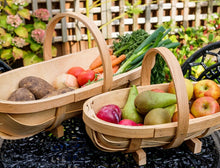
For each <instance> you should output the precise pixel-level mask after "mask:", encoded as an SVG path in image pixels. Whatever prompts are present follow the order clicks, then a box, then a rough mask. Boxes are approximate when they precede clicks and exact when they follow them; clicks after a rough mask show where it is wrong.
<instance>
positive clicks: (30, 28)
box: [24, 24, 34, 32]
mask: <svg viewBox="0 0 220 168" xmlns="http://www.w3.org/2000/svg"><path fill="white" fill-rule="evenodd" d="M24 27H25V28H26V29H27V31H28V32H32V30H34V25H33V24H26V25H24Z"/></svg>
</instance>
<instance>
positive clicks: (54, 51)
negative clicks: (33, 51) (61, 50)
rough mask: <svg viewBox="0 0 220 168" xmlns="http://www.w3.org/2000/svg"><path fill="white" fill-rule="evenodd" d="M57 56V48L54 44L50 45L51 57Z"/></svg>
mask: <svg viewBox="0 0 220 168" xmlns="http://www.w3.org/2000/svg"><path fill="white" fill-rule="evenodd" d="M56 56H57V48H56V47H55V46H52V57H56Z"/></svg>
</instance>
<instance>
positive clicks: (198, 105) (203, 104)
mask: <svg viewBox="0 0 220 168" xmlns="http://www.w3.org/2000/svg"><path fill="white" fill-rule="evenodd" d="M219 109H220V107H219V104H218V102H217V100H215V99H214V98H212V97H209V96H205V97H200V98H197V99H196V100H195V101H194V102H193V103H192V106H191V113H192V114H193V116H194V117H202V116H206V115H211V114H214V113H216V112H219Z"/></svg>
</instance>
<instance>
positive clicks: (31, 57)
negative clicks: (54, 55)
mask: <svg viewBox="0 0 220 168" xmlns="http://www.w3.org/2000/svg"><path fill="white" fill-rule="evenodd" d="M42 61H43V59H42V58H39V57H38V56H37V55H36V54H34V53H30V52H29V53H27V54H26V55H25V56H24V58H23V64H24V66H27V65H31V64H35V63H38V62H42Z"/></svg>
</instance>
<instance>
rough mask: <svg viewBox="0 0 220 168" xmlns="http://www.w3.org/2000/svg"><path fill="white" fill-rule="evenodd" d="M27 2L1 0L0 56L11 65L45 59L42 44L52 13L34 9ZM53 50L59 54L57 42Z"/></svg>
mask: <svg viewBox="0 0 220 168" xmlns="http://www.w3.org/2000/svg"><path fill="white" fill-rule="evenodd" d="M28 5H29V3H28V1H27V0H6V1H5V0H0V59H1V60H3V61H5V62H6V63H7V64H9V65H10V66H12V67H13V66H15V67H16V66H26V65H30V64H34V63H37V62H41V61H43V58H42V56H43V49H42V46H43V41H44V35H45V30H46V24H47V22H48V21H49V19H50V14H49V11H48V10H47V9H44V8H39V9H37V10H35V11H34V12H33V13H31V12H30V10H29V9H27V8H25V7H27V6H28ZM52 53H53V56H56V55H57V50H56V48H55V47H54V46H53V47H52ZM16 62H17V64H19V65H16ZM20 64H21V65H20Z"/></svg>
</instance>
